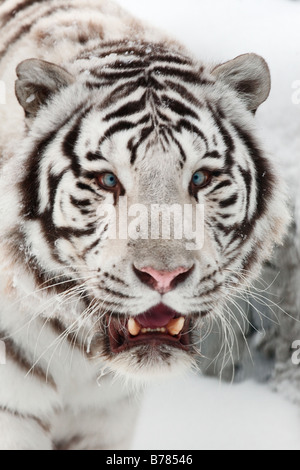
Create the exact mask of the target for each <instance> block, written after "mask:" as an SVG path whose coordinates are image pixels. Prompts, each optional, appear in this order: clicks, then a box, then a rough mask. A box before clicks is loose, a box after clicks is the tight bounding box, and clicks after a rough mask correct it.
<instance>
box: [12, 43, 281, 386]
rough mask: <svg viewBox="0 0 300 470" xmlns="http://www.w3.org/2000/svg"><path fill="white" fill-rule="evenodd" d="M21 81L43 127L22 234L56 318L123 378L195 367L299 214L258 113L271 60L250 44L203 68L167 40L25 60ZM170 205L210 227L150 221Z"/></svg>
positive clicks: (31, 122)
mask: <svg viewBox="0 0 300 470" xmlns="http://www.w3.org/2000/svg"><path fill="white" fill-rule="evenodd" d="M17 76H18V80H17V81H16V95H17V98H18V100H19V102H20V104H21V105H22V107H23V108H24V110H25V115H26V126H27V128H28V133H27V137H26V140H25V142H24V147H23V148H22V159H23V160H22V161H23V168H24V170H23V177H22V180H21V181H20V182H19V186H18V188H19V194H20V199H21V201H22V209H21V220H22V223H21V224H20V225H19V229H18V233H19V238H18V242H17V243H16V242H14V241H12V242H11V243H16V245H18V246H19V244H20V238H21V239H22V243H23V244H24V246H25V247H26V248H25V252H26V253H27V257H26V263H27V267H28V269H29V270H30V271H31V272H32V273H33V274H34V275H35V278H36V282H37V283H38V284H39V285H40V286H41V285H42V286H47V288H48V289H49V294H48V295H50V296H56V298H57V303H58V304H59V303H62V304H63V308H60V307H59V305H58V306H57V308H56V307H55V308H53V305H52V307H51V308H52V310H51V312H47V310H46V308H45V311H44V312H43V314H44V315H48V316H49V317H50V318H53V317H56V318H57V319H58V320H59V321H60V322H61V324H62V325H64V327H65V328H67V327H69V326H70V325H71V324H72V325H73V326H72V329H70V330H69V331H70V332H71V333H74V334H75V333H76V337H78V338H79V340H80V341H81V344H84V345H85V347H86V349H87V350H88V352H89V354H90V356H91V360H93V359H94V360H99V359H100V361H101V363H102V362H103V364H106V365H108V367H109V368H110V369H111V370H113V371H115V372H117V373H120V374H124V375H127V376H130V375H131V376H135V377H145V376H149V375H151V374H154V373H155V374H156V373H165V372H167V371H173V370H178V369H181V368H182V367H187V366H191V365H192V364H193V363H194V358H195V355H196V354H197V351H198V348H199V347H200V346H199V344H198V340H199V336H200V337H201V335H204V334H205V332H206V331H207V328H208V326H209V325H211V324H212V322H213V321H214V319H215V318H216V317H220V316H222V309H223V306H224V304H225V303H226V301H227V299H228V297H229V296H234V295H235V294H236V293H237V292H238V291H239V289H241V288H243V286H244V287H245V286H249V285H250V284H251V281H252V280H253V279H254V278H255V277H256V276H257V275H258V273H259V270H260V268H261V265H262V263H263V261H264V260H265V259H266V258H267V257H268V256H270V253H271V250H272V247H273V245H274V244H275V243H277V242H280V241H281V239H282V236H283V232H284V227H285V224H286V221H287V219H288V215H287V209H286V203H285V196H284V191H283V188H282V183H281V182H280V180H279V178H278V176H277V172H276V169H275V168H274V166H273V163H272V161H271V160H269V159H268V158H267V157H266V155H265V154H264V152H263V150H262V148H261V144H260V143H259V140H258V138H257V137H256V130H255V124H254V122H255V119H254V114H255V111H256V110H257V108H258V107H259V106H260V104H261V103H263V102H264V101H265V100H266V99H267V97H268V95H269V91H270V73H269V69H268V66H267V64H266V63H265V61H264V60H263V59H262V58H261V57H259V56H257V55H255V54H246V55H243V56H239V57H237V58H236V59H234V60H232V61H230V62H227V63H225V64H222V65H219V66H216V67H203V66H201V65H199V63H197V62H195V61H194V60H192V59H191V58H189V57H188V56H186V55H185V54H184V53H182V52H180V53H179V52H178V51H175V50H170V49H165V48H164V46H163V45H160V44H156V45H153V44H151V45H149V44H142V43H139V44H136V45H131V46H130V47H128V46H127V45H126V43H124V44H120V43H118V44H109V45H106V46H105V45H104V46H103V47H102V48H101V50H96V51H91V52H89V53H85V54H82V55H81V56H79V57H77V59H76V60H75V61H74V63H72V64H66V65H65V66H64V68H62V67H61V66H58V65H55V64H52V63H47V62H44V61H41V60H37V59H30V60H26V61H24V62H22V63H21V64H20V65H19V66H18V68H17ZM109 207H111V211H110V210H109ZM168 207H172V208H173V209H174V208H177V210H178V211H179V212H180V208H181V209H182V214H184V209H186V210H187V211H188V210H190V212H189V214H190V215H191V214H197V213H198V212H197V209H198V208H202V212H201V214H202V215H201V217H200V219H199V220H200V222H201V223H200V225H199V227H196V229H195V223H196V222H197V221H195V220H194V219H193V221H192V222H191V217H190V218H189V221H190V231H189V232H188V231H184V230H183V231H180V227H179V225H180V224H179V222H178V220H181V219H180V217H179V219H176V218H175V216H174V217H173V215H174V214H173V213H172V214H171V216H170V217H169V218H168V217H166V218H165V219H164V213H163V211H162V212H161V213H160V214H159V215H158V218H156V219H155V220H156V222H153V219H152V218H151V217H149V215H151V214H152V215H153V213H154V212H155V210H157V208H160V209H161V208H164V209H165V210H167V208H168ZM132 208H134V209H132ZM141 214H142V215H141ZM199 214H200V212H199ZM146 215H147V216H148V217H146ZM169 215H170V213H169ZM177 215H178V214H177ZM163 219H164V220H168V221H169V225H170V227H169V228H170V230H169V233H167V236H166V233H163V231H164V230H163V228H162V227H157V224H159V223H160V222H161V221H162V220H163ZM185 219H186V218H185ZM121 220H122V223H121ZM126 224H127V225H126ZM153 224H154V225H155V224H156V226H155V227H153ZM154 228H156V229H158V230H154ZM176 230H177V232H176ZM178 231H179V232H178ZM198 231H201V234H202V235H201V237H200V239H201V240H200V241H201V243H200V244H199V237H198V236H197V235H198ZM154 232H155V236H154V235H153V233H154ZM167 232H168V230H167ZM176 233H177V235H178V233H180V234H181V236H177V235H176ZM113 234H115V235H116V236H112V235H113ZM28 254H29V255H28ZM18 256H19V254H18ZM43 295H44V292H43ZM87 342H89V344H88V345H87Z"/></svg>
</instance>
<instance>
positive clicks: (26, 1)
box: [1, 0, 49, 26]
mask: <svg viewBox="0 0 300 470" xmlns="http://www.w3.org/2000/svg"><path fill="white" fill-rule="evenodd" d="M46 1H48V3H49V0H23V2H21V3H19V4H18V5H15V6H14V7H13V8H11V9H10V10H9V11H8V12H7V13H5V14H4V15H2V16H1V21H2V23H3V24H4V25H5V26H6V25H7V23H9V22H10V21H11V20H13V19H15V17H16V16H17V15H18V14H19V13H20V12H21V11H23V10H25V9H26V8H28V7H31V6H33V5H34V4H35V3H43V2H44V3H45V2H46Z"/></svg>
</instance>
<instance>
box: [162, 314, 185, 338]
mask: <svg viewBox="0 0 300 470" xmlns="http://www.w3.org/2000/svg"><path fill="white" fill-rule="evenodd" d="M184 322H185V319H184V317H180V318H174V319H173V320H171V321H170V322H169V323H168V324H167V326H166V328H167V330H168V333H169V334H170V335H171V336H176V335H179V333H180V332H181V331H182V329H183V326H184Z"/></svg>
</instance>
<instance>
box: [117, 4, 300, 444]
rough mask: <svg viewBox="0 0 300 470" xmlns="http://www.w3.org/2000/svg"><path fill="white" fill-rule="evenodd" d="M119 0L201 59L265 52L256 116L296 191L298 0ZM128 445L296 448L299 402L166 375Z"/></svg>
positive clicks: (260, 389)
mask: <svg viewBox="0 0 300 470" xmlns="http://www.w3.org/2000/svg"><path fill="white" fill-rule="evenodd" d="M119 3H120V4H121V5H122V6H123V7H125V8H127V9H128V10H129V11H131V12H132V13H134V14H136V15H137V16H139V17H140V18H143V19H146V20H147V21H148V22H150V23H152V24H154V25H156V26H159V27H160V28H163V29H164V30H166V31H169V32H170V33H171V34H172V35H173V36H175V37H176V38H177V39H180V40H181V41H182V42H183V43H184V44H185V45H186V46H188V47H189V48H190V50H191V51H192V53H193V54H194V55H196V56H197V57H198V58H199V59H200V60H202V61H204V62H209V63H211V62H214V63H219V62H223V61H225V60H229V59H232V58H234V57H235V56H237V55H239V54H243V53H245V52H256V53H258V54H260V55H262V56H264V57H265V58H266V60H267V61H268V63H269V65H270V68H271V72H272V81H273V89H272V93H271V96H270V98H269V100H268V102H267V103H266V104H264V105H263V106H262V108H261V109H260V111H259V113H258V115H257V119H258V122H259V124H260V127H261V129H262V133H263V136H264V140H265V141H266V143H267V145H268V147H269V150H270V151H272V153H273V154H274V158H276V159H277V160H278V161H279V162H280V164H281V165H282V167H283V168H284V170H285V173H286V177H287V178H289V186H291V187H294V191H297V188H298V187H299V186H300V185H299V183H298V179H299V176H300V175H299V171H300V165H299V162H300V105H299V104H298V105H297V104H296V103H293V101H292V97H293V93H295V89H293V86H296V81H297V80H299V81H300V1H297V0H151V1H149V0H148V1H145V0H119ZM298 96H299V94H298ZM297 165H298V167H297ZM295 168H296V171H295ZM297 168H298V170H299V171H297ZM298 189H299V188H298ZM133 448H134V449H157V450H159V449H170V450H178V449H191V450H192V449H298V450H299V449H300V409H299V408H298V407H296V406H295V405H292V404H290V403H289V402H287V401H286V400H285V399H284V398H283V397H281V396H279V395H276V394H275V393H273V392H272V391H271V390H270V389H269V388H268V386H267V385H259V384H256V383H254V382H251V381H248V382H245V383H242V384H240V385H227V384H221V383H219V382H218V380H214V379H207V378H202V377H197V376H192V377H185V378H182V377H180V378H178V379H170V380H167V379H166V380H165V381H163V382H161V383H156V384H155V385H153V386H151V387H150V388H149V389H148V391H147V393H146V397H145V401H144V404H143V408H142V412H141V415H140V418H139V423H138V429H137V433H136V438H135V441H134V445H133Z"/></svg>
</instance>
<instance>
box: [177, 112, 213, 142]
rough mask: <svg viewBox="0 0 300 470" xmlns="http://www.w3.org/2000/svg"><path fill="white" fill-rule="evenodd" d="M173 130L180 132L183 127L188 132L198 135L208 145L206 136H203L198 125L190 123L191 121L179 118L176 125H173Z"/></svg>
mask: <svg viewBox="0 0 300 470" xmlns="http://www.w3.org/2000/svg"><path fill="white" fill-rule="evenodd" d="M174 129H175V131H177V132H181V131H182V129H185V130H187V131H188V132H190V133H192V134H196V135H198V137H200V139H202V140H204V142H205V144H206V147H207V146H208V142H207V138H206V137H205V135H204V134H203V132H202V131H200V129H198V127H196V126H195V125H194V124H192V123H191V122H189V121H187V120H186V119H181V120H180V121H179V122H178V123H177V124H176V126H175V127H174Z"/></svg>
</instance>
